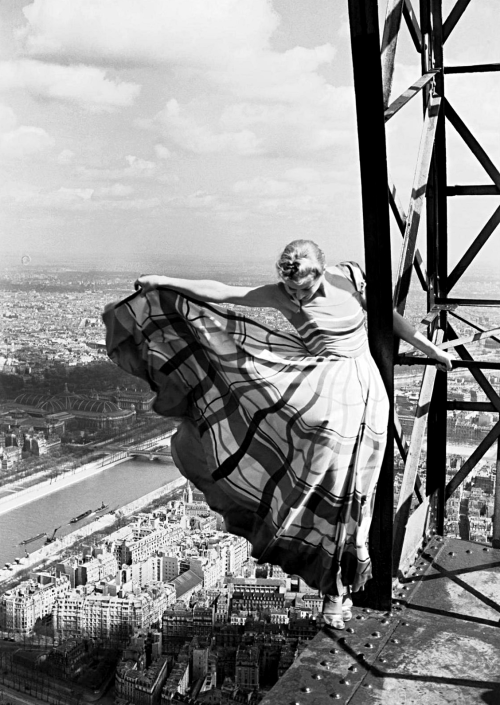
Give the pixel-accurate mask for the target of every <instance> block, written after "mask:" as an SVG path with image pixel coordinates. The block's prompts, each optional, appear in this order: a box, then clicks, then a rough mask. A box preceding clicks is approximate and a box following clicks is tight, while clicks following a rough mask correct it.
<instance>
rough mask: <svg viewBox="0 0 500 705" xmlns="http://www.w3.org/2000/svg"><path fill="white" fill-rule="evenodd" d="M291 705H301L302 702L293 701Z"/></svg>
mask: <svg viewBox="0 0 500 705" xmlns="http://www.w3.org/2000/svg"><path fill="white" fill-rule="evenodd" d="M290 705H300V700H292V702H291V703H290Z"/></svg>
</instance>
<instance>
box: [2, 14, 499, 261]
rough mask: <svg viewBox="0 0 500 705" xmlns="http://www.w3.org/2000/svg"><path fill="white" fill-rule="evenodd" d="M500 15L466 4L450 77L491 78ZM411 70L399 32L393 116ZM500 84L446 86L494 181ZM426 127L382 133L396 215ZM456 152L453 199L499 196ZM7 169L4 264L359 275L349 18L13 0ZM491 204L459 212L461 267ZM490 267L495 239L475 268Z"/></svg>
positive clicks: (465, 81)
mask: <svg viewBox="0 0 500 705" xmlns="http://www.w3.org/2000/svg"><path fill="white" fill-rule="evenodd" d="M453 4H454V2H452V1H451V0H450V1H448V0H444V3H443V5H444V15H445V16H446V15H447V14H448V12H449V11H450V9H451V7H452V6H453ZM380 5H381V7H380V15H381V18H383V15H384V12H385V3H380ZM414 5H417V6H418V3H414ZM499 14H500V7H499V6H498V4H497V0H473V1H472V3H471V4H470V5H469V7H468V9H467V10H466V12H465V14H464V16H463V18H462V20H461V22H460V24H459V25H458V26H457V28H456V29H455V31H454V32H453V34H452V36H451V37H450V39H449V41H448V42H447V44H446V47H445V49H446V51H445V62H446V64H448V65H453V64H463V63H483V62H499V61H500V49H499V48H498V46H499V45H498V40H497V28H498V20H499ZM419 66H420V64H419V56H418V55H417V53H416V52H415V50H414V49H413V45H412V43H411V40H410V38H409V35H408V32H407V31H403V32H402V35H401V39H400V42H399V45H398V52H397V63H396V71H395V80H394V85H393V92H392V98H394V97H396V96H397V95H398V94H399V93H400V92H401V91H402V90H404V89H405V88H406V87H407V86H408V85H410V84H411V83H412V82H413V81H414V80H416V79H417V78H418V77H419V75H420V68H419ZM499 85H500V76H499V75H498V74H491V73H490V74H479V75H478V74H476V75H475V76H472V77H470V76H449V77H447V79H446V94H447V96H448V97H449V99H450V101H451V102H452V104H453V106H454V107H455V109H456V110H457V112H459V114H460V115H461V117H462V118H463V119H464V121H465V122H466V124H467V125H468V126H469V127H470V128H471V130H472V131H473V133H474V134H475V136H476V137H477V139H478V140H479V141H480V143H481V144H482V145H483V147H484V148H485V149H486V151H487V152H488V153H489V155H490V157H491V158H492V159H493V161H494V162H495V163H496V165H497V166H499V167H500V140H499V123H500V121H499V114H500V90H499ZM420 123H421V102H420V100H419V99H415V100H414V101H412V103H410V104H409V105H408V106H406V107H405V108H404V110H403V111H401V113H400V114H398V115H397V116H395V117H394V118H393V120H392V121H391V122H390V123H388V129H387V137H388V160H389V169H390V171H391V174H392V175H393V178H394V180H395V182H396V184H397V186H398V192H399V196H400V199H401V201H402V203H403V204H404V205H405V208H407V205H408V202H409V198H410V193H411V183H412V179H413V171H414V162H415V159H416V155H417V150H418V140H419V130H420V127H419V126H420ZM447 140H448V158H449V164H448V172H449V177H448V180H449V183H457V184H458V183H491V182H490V181H489V177H488V176H487V175H486V174H485V173H484V172H483V169H482V167H481V166H480V165H479V164H478V163H477V161H476V160H475V158H474V157H473V155H472V154H471V153H470V152H469V151H468V149H467V148H466V147H465V146H464V145H463V144H461V141H460V139H459V138H457V136H456V135H455V133H454V131H453V128H452V127H450V128H449V129H448V137H447ZM0 164H1V170H0V239H1V240H2V242H3V244H2V251H3V252H4V255H5V260H4V261H6V262H9V263H10V262H20V261H21V257H22V256H23V255H26V254H28V255H29V256H30V257H31V259H32V263H33V264H36V263H41V264H46V263H55V264H59V263H64V262H82V263H86V264H89V265H92V266H98V267H101V268H106V267H111V266H112V265H113V264H116V265H117V266H119V265H122V264H123V263H124V264H126V265H127V266H129V265H130V267H131V268H134V267H136V268H137V269H138V270H141V271H144V268H145V267H149V268H150V269H149V270H147V271H155V269H154V267H155V266H156V268H157V269H156V271H157V270H158V268H161V270H162V271H163V272H165V273H168V263H169V262H172V263H174V262H179V261H182V262H190V261H192V262H195V261H196V262H198V263H199V262H207V263H208V264H209V263H211V262H213V261H222V262H226V261H227V262H237V263H238V265H239V266H240V267H245V266H246V263H248V266H250V265H252V266H255V264H256V263H257V264H258V263H260V262H263V263H265V262H270V263H271V264H270V266H271V268H272V263H273V262H274V260H275V258H276V256H277V254H278V253H279V252H280V251H281V249H282V248H283V246H284V245H285V244H286V243H287V242H289V241H290V240H293V239H296V238H300V237H304V238H310V239H313V240H315V241H316V242H318V244H319V245H320V246H321V247H322V248H323V249H324V250H325V252H326V255H327V261H328V262H332V263H333V262H335V261H340V260H342V259H355V260H358V261H361V262H362V261H363V239H362V218H361V196H360V181H359V167H358V152H357V136H356V114H355V106H354V89H353V80H352V64H351V54H350V42H349V29H348V18H347V2H346V0H335V1H334V2H332V0H307V2H305V1H302V2H301V1H299V0H295V1H290V0H141V1H140V2H138V1H137V0H34V1H33V2H27V1H26V0H2V3H1V4H0ZM497 205H498V198H496V197H482V198H480V199H478V198H476V199H467V200H466V199H464V198H455V199H453V201H452V203H451V204H450V266H453V263H454V262H456V261H457V259H458V258H459V257H460V256H461V255H462V253H463V252H464V251H465V249H466V247H467V246H468V244H469V243H470V242H471V241H472V239H473V238H474V237H475V235H476V234H477V233H478V232H479V230H480V228H481V227H482V226H483V225H484V223H485V222H486V221H487V219H488V218H489V217H490V215H491V213H492V212H493V210H494V208H495V207H496V206H497ZM392 227H393V240H394V253H395V255H394V257H395V260H397V251H398V248H399V244H400V240H401V238H400V235H399V234H398V233H397V231H396V230H395V227H394V223H393V224H392ZM422 249H425V247H423V248H422ZM499 253H500V248H498V239H495V235H494V236H493V237H492V238H491V241H490V242H489V243H488V245H487V248H486V250H485V253H484V254H483V255H482V256H481V257H480V258H479V260H478V263H481V262H482V263H492V262H493V263H500V262H499V259H500V255H499ZM263 266H264V265H263Z"/></svg>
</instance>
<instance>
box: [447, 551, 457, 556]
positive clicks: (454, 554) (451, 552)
mask: <svg viewBox="0 0 500 705" xmlns="http://www.w3.org/2000/svg"><path fill="white" fill-rule="evenodd" d="M448 555H449V556H456V555H457V554H456V553H455V551H450V552H449V553H448Z"/></svg>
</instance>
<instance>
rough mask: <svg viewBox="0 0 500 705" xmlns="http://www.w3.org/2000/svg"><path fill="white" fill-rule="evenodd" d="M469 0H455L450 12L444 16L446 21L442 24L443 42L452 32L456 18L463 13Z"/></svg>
mask: <svg viewBox="0 0 500 705" xmlns="http://www.w3.org/2000/svg"><path fill="white" fill-rule="evenodd" d="M469 3H470V0H457V3H456V4H455V5H454V7H453V9H452V10H451V12H450V14H449V15H448V17H447V18H446V22H445V23H444V26H443V43H444V42H446V40H447V39H448V37H449V36H450V34H451V33H452V32H453V30H454V28H455V26H456V24H457V22H458V20H459V19H460V18H461V17H462V15H463V13H464V12H465V10H466V9H467V7H468V5H469Z"/></svg>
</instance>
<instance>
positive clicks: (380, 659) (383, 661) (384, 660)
mask: <svg viewBox="0 0 500 705" xmlns="http://www.w3.org/2000/svg"><path fill="white" fill-rule="evenodd" d="M379 661H380V663H387V659H386V658H384V657H381V658H379Z"/></svg>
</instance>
